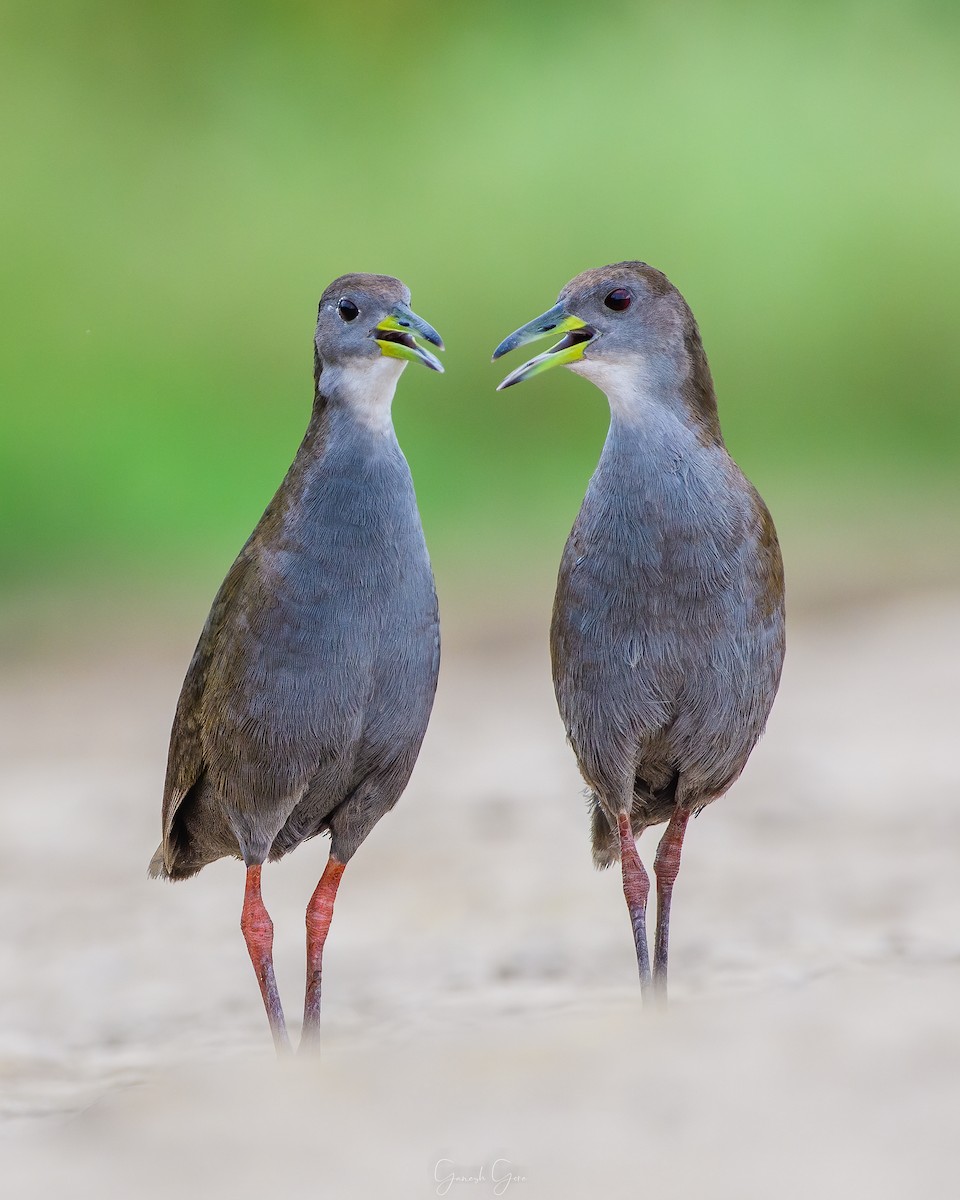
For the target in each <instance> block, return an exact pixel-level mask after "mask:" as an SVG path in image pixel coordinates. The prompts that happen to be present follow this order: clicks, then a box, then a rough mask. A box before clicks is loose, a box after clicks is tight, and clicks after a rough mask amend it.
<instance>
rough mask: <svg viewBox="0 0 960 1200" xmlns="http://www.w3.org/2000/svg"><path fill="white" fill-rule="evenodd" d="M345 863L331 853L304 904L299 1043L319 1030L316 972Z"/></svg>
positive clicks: (310, 1040)
mask: <svg viewBox="0 0 960 1200" xmlns="http://www.w3.org/2000/svg"><path fill="white" fill-rule="evenodd" d="M345 866H346V863H342V862H340V861H339V859H336V858H334V857H333V855H332V854H331V855H330V857H329V858H328V859H327V865H326V866H325V867H324V869H323V874H322V875H321V876H320V882H319V883H318V884H317V889H316V891H315V892H314V893H313V895H312V896H311V897H310V903H309V904H308V905H307V995H306V999H305V1001H304V1005H303V1034H302V1037H301V1039H300V1046H301V1048H303V1047H304V1046H307V1045H310V1044H312V1043H315V1042H316V1040H317V1035H318V1033H319V1031H320V974H321V967H322V963H323V943H324V942H325V941H326V940H327V934H328V933H329V931H330V922H331V921H332V920H333V903H334V901H335V900H336V898H337V888H338V887H339V886H340V879H341V876H342V875H343V869H344V867H345Z"/></svg>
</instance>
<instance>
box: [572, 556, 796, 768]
mask: <svg viewBox="0 0 960 1200" xmlns="http://www.w3.org/2000/svg"><path fill="white" fill-rule="evenodd" d="M672 551H673V555H674V561H673V562H670V561H665V560H664V556H663V555H662V554H658V553H657V552H656V545H655V544H654V546H653V547H652V548H651V551H650V553H649V554H648V555H647V556H646V557H642V556H639V555H635V557H634V558H633V560H632V561H631V560H627V559H621V560H620V561H619V562H617V560H616V558H615V556H614V555H612V554H611V553H610V552H609V550H607V549H604V550H602V551H600V552H597V553H595V554H591V553H589V552H587V553H584V552H583V548H582V547H581V548H580V550H579V552H578V553H577V555H576V556H575V557H574V558H573V559H572V560H569V561H567V562H566V563H565V569H564V570H563V571H562V573H561V583H560V588H559V589H558V595H557V604H556V608H555V612H554V623H553V631H552V648H553V663H554V682H555V687H556V693H557V700H558V704H559V707H560V711H561V714H562V716H563V719H564V722H565V724H566V727H567V731H568V733H569V736H570V739H571V742H572V744H573V746H574V749H575V750H576V751H577V754H578V757H579V758H580V760H581V766H586V767H588V768H589V770H591V771H592V772H593V773H594V774H602V775H604V776H608V777H610V776H614V777H621V778H622V777H627V776H630V774H631V772H632V770H633V766H634V765H637V766H638V767H639V765H640V764H641V763H642V761H643V759H644V757H645V756H647V757H650V758H656V760H657V763H658V767H659V768H662V769H663V770H671V771H680V772H685V773H686V774H687V775H688V776H690V777H691V778H696V779H697V780H698V781H699V783H698V787H700V788H701V790H710V789H711V788H719V787H720V785H721V783H723V785H724V786H725V785H726V783H727V782H729V780H730V778H732V777H733V776H734V775H735V774H737V773H738V772H739V770H740V769H742V766H743V763H744V762H745V761H746V757H747V756H748V755H749V752H750V750H751V749H752V747H753V745H754V744H755V742H756V740H757V738H758V737H759V735H760V732H761V731H762V728H763V725H764V723H765V721H766V717H767V715H768V713H769V709H770V706H771V705H772V702H773V695H774V693H775V691H776V679H777V678H778V676H779V658H778V656H777V653H776V651H775V650H774V648H773V647H772V644H771V639H770V637H769V634H768V631H767V630H765V629H763V628H761V627H759V626H757V624H756V622H755V621H753V620H752V617H751V614H752V613H753V611H754V605H753V603H752V597H751V595H750V583H749V578H748V573H747V571H746V570H745V569H744V567H743V565H742V563H741V561H740V559H739V558H738V556H736V555H731V556H729V557H728V558H727V559H726V560H725V561H724V562H722V563H721V564H720V567H721V568H722V569H714V570H707V569H702V568H700V569H696V568H694V567H691V568H690V569H688V570H678V569H677V567H676V554H677V542H676V540H675V541H674V542H673V544H672ZM688 552H689V554H690V557H691V558H693V557H694V554H693V551H692V550H689V548H688ZM612 564H613V565H612ZM585 773H586V772H585Z"/></svg>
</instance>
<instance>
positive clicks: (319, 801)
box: [150, 274, 443, 1050]
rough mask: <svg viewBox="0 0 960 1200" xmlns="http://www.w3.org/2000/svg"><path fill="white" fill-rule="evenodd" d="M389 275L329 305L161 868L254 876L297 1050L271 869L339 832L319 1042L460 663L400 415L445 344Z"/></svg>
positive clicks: (182, 727)
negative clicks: (449, 642)
mask: <svg viewBox="0 0 960 1200" xmlns="http://www.w3.org/2000/svg"><path fill="white" fill-rule="evenodd" d="M409 304H410V292H409V291H408V289H407V288H406V287H405V286H404V285H403V284H402V283H401V282H400V281H399V280H398V279H392V278H390V277H389V276H385V275H360V274H357V275H343V276H341V277H340V278H339V279H335V280H334V281H333V283H331V284H330V286H329V287H328V288H327V290H326V291H325V292H324V293H323V296H322V297H321V299H320V308H319V312H318V314H317V327H316V333H315V336H314V399H313V413H312V416H311V418H310V423H309V425H308V427H307V432H306V435H305V436H304V439H303V442H302V443H301V445H300V449H299V450H298V451H297V455H296V457H295V458H294V460H293V464H292V465H291V467H290V469H289V470H288V471H287V474H286V477H285V479H284V480H283V482H282V484H281V485H280V488H279V490H278V491H277V493H276V495H275V496H274V498H273V500H272V501H271V502H270V504H269V506H268V507H267V510H266V512H265V513H264V514H263V516H262V517H261V519H260V522H259V524H258V525H257V527H256V529H255V530H254V531H253V533H252V534H251V535H250V537H249V539H248V540H247V543H246V545H245V546H244V547H243V549H242V550H241V552H240V555H239V557H238V558H237V560H236V562H235V563H234V564H233V566H232V567H231V569H230V571H229V573H228V575H227V577H226V579H225V580H224V582H223V585H222V586H221V588H220V591H219V592H218V593H217V596H216V598H215V600H214V602H213V607H212V609H211V611H210V615H209V617H208V618H207V623H206V625H205V626H204V629H203V632H202V633H201V635H200V641H199V643H198V645H197V648H196V651H195V653H194V655H193V660H192V662H191V663H190V667H189V670H188V671H187V676H186V679H185V680H184V683H183V690H182V691H181V693H180V700H179V703H178V705H177V710H176V716H175V717H174V722H173V732H172V734H171V739H170V752H169V758H168V762H167V775H166V784H165V788H164V796H163V840H162V842H161V845H160V847H159V849H158V850H157V852H156V854H155V855H154V858H153V861H152V862H151V864H150V873H151V874H152V875H154V876H160V877H163V878H166V879H186V878H188V877H189V876H191V875H194V874H196V872H197V871H199V870H200V869H201V868H202V867H204V866H206V865H207V864H208V863H211V862H213V861H215V860H216V859H219V858H223V857H225V856H233V857H236V858H240V859H242V860H243V862H244V864H245V866H246V888H245V895H244V902H243V911H242V916H241V921H240V925H241V929H242V931H243V936H244V939H245V940H246V944H247V950H248V951H249V954H250V958H251V960H252V962H253V966H254V970H255V971H256V975H257V980H258V982H259V984H260V990H261V993H262V996H263V1002H264V1006H265V1008H266V1011H267V1018H268V1020H269V1023H270V1029H271V1031H272V1034H273V1039H274V1042H275V1044H276V1046H277V1048H278V1050H281V1049H285V1048H286V1047H287V1046H288V1045H289V1038H288V1034H287V1028H286V1023H285V1020H284V1014H283V1008H282V1005H281V1003H280V996H279V993H278V990H277V983H276V977H275V973H274V967H273V924H272V922H271V920H270V917H269V915H268V913H267V910H266V908H265V907H264V903H263V900H262V898H261V891H260V873H261V867H262V865H263V863H264V862H265V861H266V860H267V859H271V860H273V859H279V858H282V857H283V855H285V854H286V853H288V851H290V850H293V849H294V848H295V847H296V846H298V845H299V844H300V843H301V842H302V841H304V840H306V839H307V838H312V837H314V836H316V835H317V834H321V833H325V834H329V835H330V855H329V858H328V860H327V864H326V867H325V869H324V871H323V875H322V877H321V879H320V882H319V884H318V885H317V888H316V891H315V892H314V894H313V897H312V899H311V900H310V903H309V905H308V907H307V983H306V998H305V1003H304V1018H303V1040H304V1041H305V1042H310V1041H312V1040H314V1039H315V1038H316V1036H317V1030H318V1027H319V1017H320V981H321V964H322V956H323V947H324V941H325V939H326V936H327V931H328V929H329V927H330V921H331V918H332V915H333V906H334V900H335V898H336V894H337V888H338V886H339V883H340V879H341V876H342V875H343V871H344V867H345V866H346V864H347V863H348V862H349V861H350V859H351V857H352V856H353V854H354V853H355V851H356V850H357V848H358V847H359V846H360V844H361V842H363V840H364V839H365V838H366V836H367V835H368V834H369V833H370V831H371V830H372V829H373V827H374V825H375V824H376V823H377V821H379V820H380V818H381V817H382V816H383V815H384V813H386V812H388V811H389V810H390V809H391V808H393V806H394V805H395V804H396V802H397V800H398V799H399V798H400V795H401V793H402V792H403V790H404V788H405V787H406V785H407V781H408V779H409V778H410V774H411V772H412V771H413V767H414V763H415V762H416V759H417V755H418V753H419V750H420V744H421V742H422V740H423V737H424V734H425V732H426V729H427V722H428V720H429V718H430V710H431V708H432V705H433V698H434V693H435V691H436V685H437V672H438V669H439V661H440V635H439V618H438V613H437V599H436V592H435V589H434V582H433V574H432V572H431V569H430V560H429V558H428V555H427V548H426V544H425V542H424V537H423V530H422V528H421V524H420V515H419V512H418V510H417V501H416V496H415V494H414V489H413V481H412V479H411V477H410V470H409V467H408V466H407V462H406V459H405V458H404V456H403V453H402V451H401V449H400V446H399V445H398V444H397V438H396V434H395V433H394V429H393V423H392V419H391V404H392V401H393V395H394V390H395V388H396V386H397V380H398V379H399V378H400V374H401V372H402V371H403V368H404V366H405V365H406V363H407V362H408V361H411V362H420V363H422V364H423V365H424V366H426V367H429V368H430V369H431V370H434V371H442V370H443V368H442V366H441V365H440V363H439V362H438V360H437V359H436V358H435V357H434V356H433V354H431V353H430V351H429V350H427V349H426V348H425V347H424V346H423V345H422V344H421V342H424V341H425V342H429V343H431V344H432V345H434V346H437V347H439V348H441V349H442V348H443V343H442V341H441V340H440V336H439V334H438V333H437V332H436V330H435V329H433V328H432V327H431V326H430V325H428V324H427V323H426V321H424V320H422V319H421V318H420V317H418V316H417V315H416V314H415V313H414V312H412V311H411V309H410V307H409Z"/></svg>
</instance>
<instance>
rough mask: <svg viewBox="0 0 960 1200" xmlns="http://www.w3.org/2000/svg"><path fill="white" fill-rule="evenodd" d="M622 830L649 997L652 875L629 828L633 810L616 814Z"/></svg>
mask: <svg viewBox="0 0 960 1200" xmlns="http://www.w3.org/2000/svg"><path fill="white" fill-rule="evenodd" d="M617 828H618V829H619V831H620V867H621V870H622V871H623V895H624V898H625V900H626V902H627V911H628V912H629V913H630V923H631V925H632V926H633V941H634V944H635V945H636V948H637V966H638V967H639V968H640V992H641V995H642V996H644V998H646V995H647V992H648V990H649V987H650V952H649V950H648V949H647V896H648V895H649V894H650V879H649V877H648V875H647V873H646V871H645V870H644V869H643V863H642V862H641V861H640V855H639V854H638V853H637V843H636V841H635V840H634V837H633V830H632V829H631V828H630V814H629V813H626V812H621V813H620V814H619V815H618V817H617Z"/></svg>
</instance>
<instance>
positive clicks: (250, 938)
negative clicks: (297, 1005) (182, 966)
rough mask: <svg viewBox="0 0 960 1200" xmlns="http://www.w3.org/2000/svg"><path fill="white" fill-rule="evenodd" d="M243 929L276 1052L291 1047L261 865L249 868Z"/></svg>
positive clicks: (241, 919) (244, 894)
mask: <svg viewBox="0 0 960 1200" xmlns="http://www.w3.org/2000/svg"><path fill="white" fill-rule="evenodd" d="M240 928H241V930H242V931H243V938H244V941H245V942H246V943H247V950H248V952H249V954H250V961H251V962H252V963H253V969H254V970H255V971H256V973H257V982H258V983H259V984H260V993H261V995H262V996H263V1007H264V1008H265V1009H266V1010H267V1020H268V1021H269V1022H270V1032H271V1033H272V1034H273V1044H274V1046H276V1048H277V1053H278V1054H281V1053H283V1052H284V1051H286V1050H289V1049H290V1039H289V1038H288V1037H287V1023H286V1021H285V1020H284V1019H283V1006H282V1005H281V1003H280V993H279V991H277V977H276V975H274V972H273V922H272V921H271V920H270V914H269V913H268V912H267V910H266V908H265V907H264V904H263V900H262V899H261V896H260V864H259V863H254V864H253V865H252V866H249V867H247V884H246V888H245V889H244V893H243V913H242V914H241V917H240Z"/></svg>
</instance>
